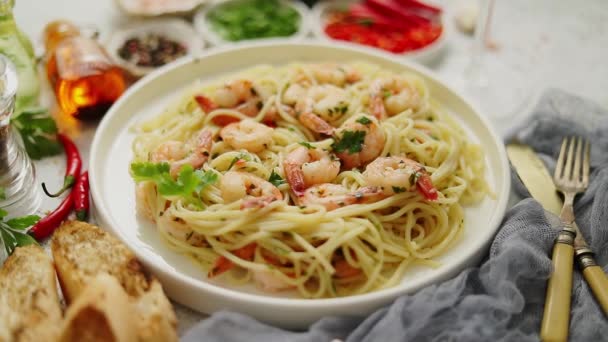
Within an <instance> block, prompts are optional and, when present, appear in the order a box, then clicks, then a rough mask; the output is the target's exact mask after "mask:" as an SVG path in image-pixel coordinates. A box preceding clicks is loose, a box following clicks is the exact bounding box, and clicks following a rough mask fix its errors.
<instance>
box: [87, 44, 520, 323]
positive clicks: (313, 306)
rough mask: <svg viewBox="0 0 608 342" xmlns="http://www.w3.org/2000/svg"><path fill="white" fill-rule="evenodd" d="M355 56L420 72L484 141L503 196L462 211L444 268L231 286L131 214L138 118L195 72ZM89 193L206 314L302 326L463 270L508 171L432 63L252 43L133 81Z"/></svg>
mask: <svg viewBox="0 0 608 342" xmlns="http://www.w3.org/2000/svg"><path fill="white" fill-rule="evenodd" d="M329 60H331V61H350V60H353V61H354V60H362V61H367V62H371V63H376V64H378V65H380V66H382V67H384V68H389V69H393V70H396V71H403V70H409V71H413V72H415V73H418V74H420V75H421V76H422V77H423V78H424V79H425V80H426V82H427V83H428V86H429V88H430V91H431V94H432V96H433V98H434V99H437V100H439V101H440V102H441V103H443V104H444V105H445V107H446V108H447V110H448V111H449V112H450V113H451V114H452V115H453V116H454V118H455V119H456V120H457V121H459V122H460V123H461V124H462V125H463V126H464V128H465V129H466V130H467V131H468V132H469V134H470V136H471V139H473V140H474V141H476V142H478V143H480V144H482V146H484V148H485V152H486V162H487V166H488V170H487V174H486V177H487V179H488V181H489V183H490V184H491V186H492V188H493V190H494V191H495V192H496V193H497V199H496V200H491V199H486V200H484V201H483V203H481V204H480V205H478V206H477V207H474V208H467V209H466V211H465V215H466V216H465V219H466V224H465V232H464V234H463V236H462V239H461V240H459V241H458V242H457V243H456V244H455V245H454V246H453V247H452V248H451V249H450V250H449V251H448V252H446V253H445V254H444V255H442V256H441V257H440V258H438V259H437V260H438V261H440V262H442V263H443V265H442V266H441V267H440V268H438V269H429V268H424V267H414V268H411V269H410V270H409V271H408V273H407V275H406V277H405V278H404V279H403V282H402V283H401V284H400V285H398V286H395V287H393V288H390V289H386V290H382V291H378V292H372V293H368V294H364V295H358V296H352V297H345V298H335V299H314V300H311V299H298V298H285V297H281V296H283V295H282V294H274V295H271V294H263V293H260V292H257V291H256V290H255V289H254V288H253V287H245V288H229V287H226V286H218V285H217V283H216V282H215V281H208V280H207V279H206V274H205V271H204V270H202V269H200V268H198V267H197V266H196V265H195V264H194V263H193V262H192V261H191V260H190V259H188V258H187V257H185V256H183V255H180V254H178V253H176V252H173V251H171V250H170V249H169V248H168V247H167V245H166V244H165V243H164V242H162V241H161V240H160V238H159V236H158V234H157V233H156V231H155V227H154V225H153V224H151V223H148V222H146V221H145V220H143V219H140V218H138V216H137V215H136V213H135V194H134V182H133V181H132V180H131V178H130V176H129V172H128V170H129V164H130V161H131V159H132V152H131V142H132V141H133V138H134V135H133V134H132V133H131V132H130V131H129V128H130V127H132V126H133V125H134V124H135V123H136V122H137V121H139V120H141V119H143V118H147V117H150V116H154V115H157V114H158V113H160V112H162V111H163V110H164V109H165V107H166V106H167V104H168V103H169V102H170V100H172V99H174V98H175V96H180V95H179V92H180V91H181V90H182V89H183V88H184V87H186V86H189V85H191V84H192V83H193V82H194V81H195V80H198V79H214V78H216V77H218V76H220V75H222V74H224V73H233V72H235V71H237V70H240V69H243V68H247V67H250V66H253V65H256V64H284V63H288V62H293V61H329ZM90 176H91V189H92V196H93V199H94V202H95V205H96V208H97V217H98V219H99V223H100V225H101V226H102V227H104V228H106V229H108V230H109V231H111V232H113V233H114V234H116V235H117V236H118V237H119V238H120V239H121V240H123V241H124V242H125V243H126V244H127V245H128V246H129V247H130V248H131V249H132V250H133V251H134V252H135V253H136V255H137V256H138V257H139V258H140V260H141V261H142V262H143V263H144V264H145V265H146V266H147V267H148V269H149V270H150V271H151V272H152V273H154V274H155V275H156V276H157V277H158V278H159V279H160V280H161V282H162V283H163V285H164V288H165V291H166V292H167V294H168V295H169V296H170V297H171V298H172V299H174V300H175V301H177V302H179V303H182V304H184V305H186V306H189V307H191V308H193V309H195V310H199V311H202V312H205V313H213V312H215V311H217V310H220V309H230V310H235V311H239V312H243V313H246V314H249V315H252V316H254V317H255V318H257V319H259V320H262V321H266V322H270V323H273V324H276V325H280V326H284V327H290V328H302V327H305V326H307V325H309V324H310V323H312V322H314V321H316V320H318V319H319V318H321V317H323V316H326V315H366V314H369V313H370V312H372V311H373V310H375V309H377V308H379V307H381V306H383V305H385V304H388V303H390V302H392V301H393V300H394V299H395V298H396V297H397V296H399V295H401V294H405V293H410V292H413V291H416V290H418V289H420V288H422V287H424V286H427V285H429V284H433V283H436V282H439V281H442V280H446V279H448V278H451V277H453V276H455V275H457V274H458V273H459V272H461V271H462V270H463V269H464V268H465V267H467V266H471V265H474V264H476V263H478V262H479V261H480V259H481V258H482V256H483V255H484V254H485V253H486V251H487V247H488V245H489V243H490V241H491V239H492V237H493V236H494V234H495V232H496V229H497V227H498V225H499V223H500V221H501V219H502V217H503V214H504V212H505V209H506V205H507V199H508V195H509V188H510V179H509V169H508V164H507V158H506V153H505V150H504V147H503V144H502V141H501V140H500V139H499V138H498V136H497V135H496V134H495V133H494V132H493V131H492V129H491V128H490V125H489V123H488V122H487V120H486V119H484V118H483V117H482V116H481V115H480V114H479V113H478V112H477V111H475V110H474V109H473V108H472V107H471V105H470V104H469V103H468V102H467V101H465V100H464V99H463V98H462V97H461V96H459V95H458V94H457V93H456V92H455V91H454V90H452V89H450V88H449V87H447V86H445V85H444V84H443V83H442V82H441V81H439V80H438V78H437V77H436V76H434V75H433V74H432V73H431V72H430V71H428V70H426V69H424V68H422V67H420V66H417V65H413V64H409V63H407V62H404V61H402V60H398V59H396V58H395V57H394V56H392V55H389V54H385V53H382V52H378V51H377V50H374V49H366V48H353V47H352V46H346V45H340V44H336V43H333V44H331V45H329V44H320V43H268V42H266V43H250V44H246V45H245V44H241V45H239V46H238V47H233V48H223V49H215V50H213V51H208V52H207V53H205V54H204V55H202V56H200V57H199V58H194V59H189V60H182V61H180V62H177V63H174V64H172V65H169V66H166V67H163V68H162V69H159V70H157V71H155V72H153V73H152V74H150V75H148V76H146V77H145V78H143V79H142V80H141V81H139V82H137V83H136V84H135V85H134V86H133V87H131V88H130V89H129V90H128V91H127V92H126V93H125V94H124V95H123V96H122V97H121V98H120V100H119V101H118V102H116V104H114V106H113V107H112V108H111V109H110V111H109V112H108V113H107V114H106V116H105V117H104V119H103V120H102V122H101V124H100V126H99V128H98V130H97V133H96V135H95V138H94V140H93V144H92V151H91V159H90Z"/></svg>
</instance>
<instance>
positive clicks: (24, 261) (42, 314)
mask: <svg viewBox="0 0 608 342" xmlns="http://www.w3.org/2000/svg"><path fill="white" fill-rule="evenodd" d="M61 319H62V315H61V306H60V304H59V295H58V292H57V280H56V278H55V269H54V268H53V262H52V261H51V258H50V257H49V256H48V255H46V253H45V252H44V250H42V248H40V247H39V246H37V245H29V246H25V247H17V249H15V251H14V252H13V254H12V255H11V256H10V257H9V258H8V259H7V260H6V262H5V263H4V266H3V267H2V269H1V270H0V341H23V342H25V341H55V340H57V336H58V335H59V327H60V325H61Z"/></svg>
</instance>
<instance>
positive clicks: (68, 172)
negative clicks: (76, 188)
mask: <svg viewBox="0 0 608 342" xmlns="http://www.w3.org/2000/svg"><path fill="white" fill-rule="evenodd" d="M57 139H58V140H59V141H60V142H61V144H63V149H64V150H65V160H66V168H65V177H64V179H63V187H62V188H61V189H60V190H59V191H58V192H56V193H54V194H51V193H49V191H48V190H47V189H46V184H44V183H42V190H44V193H45V194H46V195H47V196H49V197H58V196H60V195H61V194H62V193H64V192H65V191H66V190H67V189H69V188H71V187H72V186H73V185H74V183H75V182H76V178H78V176H79V175H80V167H81V166H82V160H81V159H80V153H78V148H77V147H76V144H74V142H73V141H72V140H71V139H70V138H68V137H67V136H66V135H64V134H61V133H59V134H57Z"/></svg>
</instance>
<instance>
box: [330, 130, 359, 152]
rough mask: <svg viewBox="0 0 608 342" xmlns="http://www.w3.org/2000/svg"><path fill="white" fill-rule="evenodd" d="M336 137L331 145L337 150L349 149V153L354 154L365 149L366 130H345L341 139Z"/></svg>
mask: <svg viewBox="0 0 608 342" xmlns="http://www.w3.org/2000/svg"><path fill="white" fill-rule="evenodd" d="M335 139H336V141H335V142H334V143H333V144H332V145H331V147H332V148H333V150H334V151H335V152H344V151H348V153H349V154H354V153H357V152H361V150H363V142H364V141H365V131H344V133H343V134H342V138H341V139H338V138H335Z"/></svg>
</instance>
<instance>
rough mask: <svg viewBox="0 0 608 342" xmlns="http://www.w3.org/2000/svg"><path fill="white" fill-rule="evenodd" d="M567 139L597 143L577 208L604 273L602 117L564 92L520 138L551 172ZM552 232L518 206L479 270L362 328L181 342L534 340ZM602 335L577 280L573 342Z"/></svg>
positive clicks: (264, 330) (606, 229)
mask: <svg viewBox="0 0 608 342" xmlns="http://www.w3.org/2000/svg"><path fill="white" fill-rule="evenodd" d="M566 135H582V136H586V137H588V138H589V139H591V141H592V143H593V145H592V151H593V152H592V175H591V184H590V186H589V189H588V190H587V192H586V193H585V194H584V195H583V196H581V197H580V198H578V200H577V202H576V207H575V208H576V216H577V223H578V225H579V227H580V229H581V231H582V232H583V234H584V236H585V238H586V239H587V241H588V242H589V244H590V245H591V248H592V249H593V250H594V251H596V253H597V254H596V259H597V262H598V263H599V264H600V265H601V266H603V269H604V271H608V111H606V110H605V109H602V108H601V107H599V106H598V105H596V104H594V103H591V102H588V101H586V100H583V99H581V98H578V97H575V96H572V95H569V94H567V93H564V92H562V91H560V90H548V91H547V92H545V94H544V95H543V96H542V97H541V100H540V101H539V103H538V105H537V107H536V109H535V110H534V112H533V114H532V115H531V117H530V120H529V121H528V122H527V123H526V125H525V126H522V128H520V129H518V130H517V134H516V138H517V139H519V140H520V141H522V142H524V143H527V144H529V145H531V146H532V147H533V148H534V149H535V150H536V151H538V152H539V153H541V154H542V155H544V157H545V160H548V161H549V162H550V164H551V162H552V163H554V159H553V158H554V157H555V156H556V155H557V154H558V152H559V145H560V141H561V139H562V137H564V136H566ZM516 188H518V189H521V190H523V188H522V187H521V186H519V187H516ZM523 191H525V190H523ZM524 194H525V193H524ZM551 223H555V217H552V215H551V214H548V213H545V211H544V210H543V209H542V207H541V206H540V204H538V202H536V201H535V200H533V199H524V200H522V201H521V202H520V203H518V204H517V205H515V206H514V207H513V208H512V209H511V210H509V211H508V212H507V214H506V216H505V218H504V220H503V222H502V227H501V229H500V231H499V232H498V234H497V235H496V237H495V239H494V241H493V243H492V245H491V247H490V251H489V255H488V257H487V259H486V260H485V261H484V262H483V263H482V265H480V266H479V267H477V268H470V269H467V270H465V271H463V272H462V273H461V274H460V275H458V276H457V277H456V278H454V279H451V280H449V281H446V282H444V283H441V284H438V285H433V286H429V287H427V288H424V289H422V290H420V291H418V292H416V293H414V294H411V295H405V296H402V297H400V298H398V299H397V300H395V302H394V303H393V304H391V305H390V306H388V307H386V308H382V309H379V310H377V311H376V312H374V313H373V314H371V315H370V316H369V317H367V318H364V319H363V318H353V317H325V318H323V319H321V320H320V321H318V322H317V323H315V324H313V325H312V326H311V327H310V329H309V330H308V331H304V332H292V331H286V330H282V329H279V328H275V327H272V326H268V325H266V324H263V323H260V322H258V321H256V320H254V319H252V318H250V317H247V316H245V315H242V314H239V313H235V312H226V311H223V312H218V313H216V314H214V315H213V316H211V317H210V318H209V319H206V320H204V321H202V322H201V323H199V324H198V325H197V326H195V327H194V328H192V329H191V330H190V331H188V332H187V333H186V335H185V336H184V338H183V340H184V341H223V342H230V341H296V342H304V341H331V340H332V339H335V338H339V339H342V340H346V341H349V342H350V341H491V340H501V341H537V340H538V331H539V327H540V321H541V317H542V310H543V304H544V301H545V287H546V281H547V278H548V277H549V275H550V273H551V260H550V259H549V256H548V255H549V253H550V250H551V248H552V245H553V241H554V239H555V237H556V236H557V230H556V229H554V227H555V226H554V225H552V224H551ZM607 336H608V320H607V318H606V317H605V316H604V314H603V312H602V311H601V308H600V307H599V306H598V304H597V303H596V302H595V300H594V299H593V296H592V293H591V292H590V289H589V287H588V285H587V284H586V283H585V282H584V281H583V279H582V277H581V276H580V274H579V273H578V272H576V273H575V276H574V284H573V291H572V316H571V324H570V339H571V340H572V341H601V340H605V339H606V338H608V337H607Z"/></svg>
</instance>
